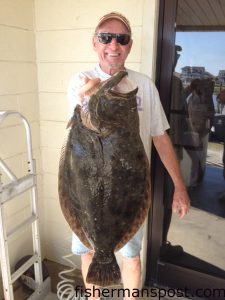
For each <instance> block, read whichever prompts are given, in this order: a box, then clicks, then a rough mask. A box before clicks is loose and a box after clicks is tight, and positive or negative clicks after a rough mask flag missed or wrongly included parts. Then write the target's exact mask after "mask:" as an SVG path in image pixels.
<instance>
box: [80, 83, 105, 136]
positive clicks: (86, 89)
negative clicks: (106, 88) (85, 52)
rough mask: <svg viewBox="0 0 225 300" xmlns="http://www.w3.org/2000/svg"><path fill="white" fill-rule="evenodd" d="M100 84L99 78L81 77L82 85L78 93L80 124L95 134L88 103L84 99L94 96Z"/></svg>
mask: <svg viewBox="0 0 225 300" xmlns="http://www.w3.org/2000/svg"><path fill="white" fill-rule="evenodd" d="M100 82H101V81H100V79H99V78H94V79H90V78H87V77H83V85H82V86H81V88H80V90H79V91H78V95H79V98H80V103H81V110H80V115H81V120H82V123H83V125H84V126H85V127H87V128H89V129H91V130H93V131H97V132H98V130H97V128H96V127H95V126H94V125H93V124H92V122H91V118H90V113H89V111H88V101H87V102H85V99H87V98H88V97H90V96H91V95H93V94H94V92H95V91H96V90H97V89H98V87H99V85H100Z"/></svg>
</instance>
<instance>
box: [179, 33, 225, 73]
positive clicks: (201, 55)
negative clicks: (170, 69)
mask: <svg viewBox="0 0 225 300" xmlns="http://www.w3.org/2000/svg"><path fill="white" fill-rule="evenodd" d="M176 45H180V46H181V47H182V51H181V52H180V58H179V60H178V63H177V67H176V71H177V72H179V73H180V72H181V68H182V67H185V66H198V67H205V69H206V71H207V72H210V73H211V74H213V75H215V76H217V75H218V72H219V70H225V32H177V33H176Z"/></svg>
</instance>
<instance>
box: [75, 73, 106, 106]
mask: <svg viewBox="0 0 225 300" xmlns="http://www.w3.org/2000/svg"><path fill="white" fill-rule="evenodd" d="M83 82H84V84H83V85H82V87H81V88H80V90H79V91H78V95H79V97H80V102H81V104H82V102H83V101H84V99H85V97H90V96H91V95H93V94H94V93H95V92H96V91H97V89H98V87H99V85H100V82H101V81H100V79H99V78H93V79H90V78H88V77H83Z"/></svg>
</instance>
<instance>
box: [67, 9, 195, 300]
mask: <svg viewBox="0 0 225 300" xmlns="http://www.w3.org/2000/svg"><path fill="white" fill-rule="evenodd" d="M132 44H133V40H132V32H131V27H130V23H129V21H128V20H127V18H126V17H125V16H123V15H122V14H120V13H118V12H111V13H108V14H106V15H104V16H103V17H102V18H101V19H100V20H99V22H98V24H97V26H96V29H95V33H94V36H93V39H92V47H93V49H94V51H95V52H96V53H97V55H98V59H99V63H98V65H97V66H96V67H95V68H94V69H92V70H89V71H85V72H81V73H79V74H76V75H75V76H73V77H72V79H71V81H70V83H69V87H68V99H69V106H70V112H71V115H72V114H73V111H74V108H75V106H76V105H77V104H80V105H81V106H82V105H87V102H88V97H89V96H90V95H91V94H92V93H93V91H94V89H95V88H96V86H98V85H99V82H100V81H105V80H107V79H109V78H110V77H111V76H112V75H114V74H115V73H117V72H118V71H120V70H126V71H127V73H128V79H130V80H131V81H132V82H135V84H136V85H137V86H138V94H137V105H138V111H139V118H140V134H141V138H142V141H143V144H144V147H145V150H146V153H147V154H149V152H150V143H151V138H152V140H153V143H154V145H155V148H156V150H157V152H158V154H159V156H160V158H161V160H162V162H163V164H164V166H165V168H166V169H167V171H168V172H169V174H170V176H171V178H172V180H173V184H174V195H173V205H172V206H173V211H174V212H177V213H178V214H179V217H180V218H183V217H184V216H185V215H186V214H187V212H188V209H189V205H190V204H189V203H190V200H189V197H188V194H187V191H186V187H185V185H184V182H183V179H182V176H181V172H180V168H179V164H178V161H177V158H176V154H175V152H174V149H173V146H172V143H171V140H170V138H169V136H168V134H167V132H166V130H167V129H168V128H169V124H168V122H167V119H166V117H165V114H164V111H163V108H162V105H161V102H160V99H159V95H158V91H157V89H156V87H155V85H154V83H153V82H152V81H151V79H150V78H149V77H148V76H146V75H144V74H141V73H139V72H136V71H133V70H130V69H127V68H126V67H125V61H126V59H127V57H128V55H129V53H130V51H131V49H132ZM142 237H143V228H141V229H140V230H139V231H138V232H137V234H136V235H135V236H134V237H133V238H132V239H131V240H130V241H129V242H128V243H127V244H126V245H125V246H124V247H123V248H122V249H121V250H120V254H121V255H122V267H121V274H122V281H123V286H124V289H129V290H130V291H131V292H132V290H133V289H138V288H140V282H141V260H140V251H141V244H142ZM72 251H73V253H74V254H77V255H81V268H82V274H83V278H84V282H85V278H86V275H87V271H88V268H89V265H90V263H91V261H92V257H93V253H92V251H91V250H90V249H87V248H86V247H85V246H84V245H83V244H82V243H81V241H80V240H79V239H78V237H77V236H76V235H75V234H73V238H72ZM85 286H86V288H91V289H92V288H93V286H92V285H91V284H87V283H86V282H85ZM95 298H96V295H94V294H93V295H92V297H91V299H95ZM125 298H126V299H128V298H129V299H131V298H132V297H129V296H126V297H125Z"/></svg>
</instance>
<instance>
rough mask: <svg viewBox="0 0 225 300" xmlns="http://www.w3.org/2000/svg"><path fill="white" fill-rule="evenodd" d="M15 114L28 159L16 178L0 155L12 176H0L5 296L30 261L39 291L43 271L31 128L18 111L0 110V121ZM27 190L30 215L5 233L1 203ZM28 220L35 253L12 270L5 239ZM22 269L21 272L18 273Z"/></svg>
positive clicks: (0, 241) (10, 298)
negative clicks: (7, 180) (21, 174)
mask: <svg viewBox="0 0 225 300" xmlns="http://www.w3.org/2000/svg"><path fill="white" fill-rule="evenodd" d="M11 115H14V116H17V117H19V118H21V119H22V121H23V125H24V127H25V134H26V146H27V163H28V175H27V176H24V177H23V178H20V179H18V178H17V177H16V176H15V174H14V173H13V172H12V171H11V170H10V168H8V166H7V165H6V164H5V163H4V161H3V160H2V159H0V169H2V170H3V171H4V172H5V174H6V175H7V176H8V177H9V178H10V179H11V181H12V182H11V183H9V184H8V185H6V186H3V184H2V183H1V176H0V226H1V230H0V231H1V232H0V251H1V267H2V277H3V285H4V296H5V300H13V299H14V295H13V282H14V281H15V280H16V279H17V278H18V277H19V276H21V275H22V274H23V272H25V271H26V270H27V269H28V268H29V267H30V266H31V265H34V274H35V283H36V287H37V290H36V292H37V293H39V292H41V288H42V286H43V275H42V274H43V273H42V260H41V245H40V232H39V217H38V209H37V186H36V165H35V160H34V159H33V156H32V140H31V130H30V125H29V123H28V121H27V119H26V118H25V117H24V116H23V115H22V114H21V113H19V112H17V111H0V124H1V123H2V122H3V121H4V119H5V118H7V117H8V116H11ZM0 175H1V174H0ZM26 190H30V205H31V208H32V216H33V219H32V220H31V219H30V220H28V221H27V222H26V221H25V222H23V223H22V224H20V225H19V229H18V230H17V231H16V230H15V231H14V232H11V235H10V234H9V235H8V237H7V232H6V228H5V224H4V203H5V202H7V201H8V200H12V198H13V197H15V196H17V195H19V194H21V193H23V192H24V191H26ZM28 223H29V224H31V226H32V242H33V252H34V255H33V256H32V257H31V259H29V260H28V261H27V262H25V263H24V265H22V266H21V267H20V268H19V269H18V270H17V271H16V272H14V273H13V274H11V270H10V261H9V251H8V239H10V237H12V236H14V234H15V233H16V232H20V231H21V230H22V228H23V227H25V226H27V225H28ZM21 272H22V273H21Z"/></svg>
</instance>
